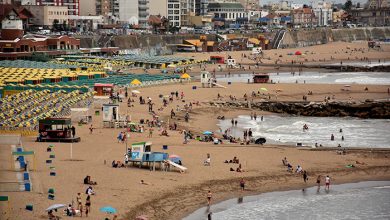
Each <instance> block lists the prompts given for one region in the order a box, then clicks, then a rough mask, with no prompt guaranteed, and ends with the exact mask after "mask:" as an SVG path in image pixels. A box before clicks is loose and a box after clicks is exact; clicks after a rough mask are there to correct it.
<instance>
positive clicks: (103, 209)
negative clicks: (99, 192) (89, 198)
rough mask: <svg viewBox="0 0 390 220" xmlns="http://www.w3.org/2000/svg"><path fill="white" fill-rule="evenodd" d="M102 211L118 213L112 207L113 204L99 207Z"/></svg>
mask: <svg viewBox="0 0 390 220" xmlns="http://www.w3.org/2000/svg"><path fill="white" fill-rule="evenodd" d="M99 210H100V211H101V212H105V213H109V214H114V213H116V209H115V208H113V207H111V206H104V207H102V208H100V209H99Z"/></svg>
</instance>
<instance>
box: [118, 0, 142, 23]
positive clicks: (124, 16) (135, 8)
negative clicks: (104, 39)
mask: <svg viewBox="0 0 390 220" xmlns="http://www.w3.org/2000/svg"><path fill="white" fill-rule="evenodd" d="M148 4H149V1H148V0H118V4H117V6H115V5H114V8H115V9H116V10H117V11H118V17H117V18H118V21H119V22H120V23H125V24H131V25H140V26H141V27H146V26H147V21H148V20H147V19H148V16H149V6H148ZM116 10H114V12H115V11H116ZM114 15H115V14H114Z"/></svg>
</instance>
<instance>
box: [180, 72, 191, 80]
mask: <svg viewBox="0 0 390 220" xmlns="http://www.w3.org/2000/svg"><path fill="white" fill-rule="evenodd" d="M180 78H181V79H190V78H191V76H190V75H188V74H187V73H184V74H183V75H181V76H180Z"/></svg>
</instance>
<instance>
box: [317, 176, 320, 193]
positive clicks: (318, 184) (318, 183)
mask: <svg viewBox="0 0 390 220" xmlns="http://www.w3.org/2000/svg"><path fill="white" fill-rule="evenodd" d="M320 188H321V175H318V177H317V192H319V191H320Z"/></svg>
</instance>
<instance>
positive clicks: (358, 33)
mask: <svg viewBox="0 0 390 220" xmlns="http://www.w3.org/2000/svg"><path fill="white" fill-rule="evenodd" d="M381 38H390V28H388V27H379V28H354V29H320V30H307V31H288V32H286V34H285V36H284V38H283V42H282V43H281V47H282V48H284V47H304V46H310V45H317V44H325V43H328V42H332V41H347V42H350V41H359V40H369V39H381Z"/></svg>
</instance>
